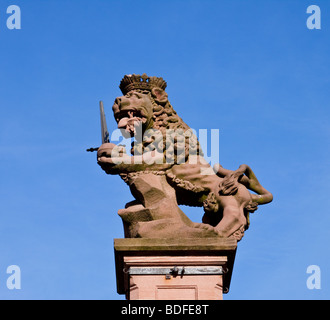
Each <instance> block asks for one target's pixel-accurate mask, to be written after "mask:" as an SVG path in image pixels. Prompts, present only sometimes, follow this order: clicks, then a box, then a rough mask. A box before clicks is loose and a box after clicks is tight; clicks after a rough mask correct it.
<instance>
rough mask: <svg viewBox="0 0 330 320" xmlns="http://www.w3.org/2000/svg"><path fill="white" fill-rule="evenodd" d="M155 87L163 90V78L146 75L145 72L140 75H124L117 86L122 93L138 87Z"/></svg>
mask: <svg viewBox="0 0 330 320" xmlns="http://www.w3.org/2000/svg"><path fill="white" fill-rule="evenodd" d="M156 87H157V88H161V89H163V90H165V89H166V87H167V83H166V81H165V80H164V79H163V78H157V77H148V76H147V75H146V74H145V73H144V74H143V75H142V76H140V75H138V74H129V75H126V76H124V78H123V79H122V80H121V82H120V85H119V88H120V90H121V92H122V93H123V94H124V95H125V94H127V93H128V92H130V91H132V90H136V89H140V90H149V91H151V90H152V89H153V88H156Z"/></svg>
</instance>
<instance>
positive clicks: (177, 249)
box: [114, 238, 237, 300]
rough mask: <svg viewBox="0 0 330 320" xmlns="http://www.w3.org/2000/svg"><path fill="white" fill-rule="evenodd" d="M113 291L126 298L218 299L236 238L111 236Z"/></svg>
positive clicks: (225, 289)
mask: <svg viewBox="0 0 330 320" xmlns="http://www.w3.org/2000/svg"><path fill="white" fill-rule="evenodd" d="M114 247H115V259H116V273H117V291H118V293H119V294H125V295H126V299H128V300H222V295H223V293H227V292H228V291H229V286H230V280H231V275H232V271H233V265H234V259H235V254H236V247H237V242H236V240H235V239H214V238H204V239H179V240H176V239H145V238H142V239H138V238H136V239H115V243H114Z"/></svg>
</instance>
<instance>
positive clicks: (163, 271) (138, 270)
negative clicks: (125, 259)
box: [128, 266, 225, 280]
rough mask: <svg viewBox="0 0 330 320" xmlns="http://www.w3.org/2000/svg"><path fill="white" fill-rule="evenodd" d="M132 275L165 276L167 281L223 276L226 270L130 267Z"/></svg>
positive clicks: (214, 268) (217, 268)
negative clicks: (184, 276) (177, 278)
mask: <svg viewBox="0 0 330 320" xmlns="http://www.w3.org/2000/svg"><path fill="white" fill-rule="evenodd" d="M128 272H129V274H130V275H165V278H166V279H167V280H169V279H171V277H174V278H175V277H177V276H180V277H181V278H182V277H183V275H186V276H192V275H222V274H224V273H225V272H224V270H223V267H222V266H219V267H205V266H203V267H176V266H175V267H173V268H169V267H152V268H146V267H143V268H142V267H130V268H129V270H128Z"/></svg>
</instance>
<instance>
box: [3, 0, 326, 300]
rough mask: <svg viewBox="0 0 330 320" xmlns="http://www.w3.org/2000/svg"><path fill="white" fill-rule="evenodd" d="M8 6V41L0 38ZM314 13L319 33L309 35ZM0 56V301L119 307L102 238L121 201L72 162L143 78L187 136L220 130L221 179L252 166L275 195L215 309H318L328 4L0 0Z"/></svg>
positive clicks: (254, 223)
mask: <svg viewBox="0 0 330 320" xmlns="http://www.w3.org/2000/svg"><path fill="white" fill-rule="evenodd" d="M11 4H16V5H19V6H20V8H21V10H22V29H21V30H8V29H7V28H6V19H7V17H8V15H7V14H6V9H7V7H8V6H9V5H11ZM311 4H317V5H319V6H320V8H321V14H322V25H321V27H322V29H321V30H309V29H307V27H306V19H307V17H308V15H307V14H306V9H307V7H308V6H309V5H311ZM0 52H1V59H0V70H1V71H0V108H1V117H0V159H1V166H0V180H1V184H0V203H1V205H0V216H1V219H0V299H123V297H122V296H119V295H117V293H116V284H115V273H114V254H113V238H121V237H123V230H122V224H121V219H120V218H119V217H118V216H117V211H118V210H119V209H121V208H123V206H124V205H125V203H126V202H128V201H130V200H131V199H132V197H131V195H130V192H129V190H128V188H127V186H126V185H125V184H124V183H123V182H122V181H121V179H120V178H119V177H113V176H107V175H106V174H105V173H104V172H103V171H102V170H101V169H100V168H99V167H98V166H97V164H96V159H95V154H88V153H86V152H85V149H86V148H88V147H93V146H98V145H99V142H100V129H99V113H98V101H99V100H100V99H102V100H103V101H104V104H105V108H106V114H107V119H108V126H109V129H111V128H112V129H113V128H114V127H115V122H114V120H113V119H112V114H111V106H112V103H113V101H114V99H115V98H116V97H117V96H119V95H120V91H119V88H118V85H119V82H120V80H121V78H122V77H123V76H124V75H125V74H129V73H143V72H146V73H147V74H148V75H155V76H162V77H163V78H164V79H165V80H166V81H167V82H168V89H167V92H168V94H169V99H170V101H171V103H172V104H173V106H174V108H175V109H176V110H177V112H178V113H179V115H180V116H181V117H182V118H183V119H184V120H185V122H186V123H188V124H189V125H190V126H191V127H192V128H194V129H199V128H202V129H205V128H207V129H217V128H218V129H220V162H221V164H222V165H223V166H224V167H226V168H228V169H235V168H237V167H238V166H239V165H240V164H242V163H247V164H249V165H250V166H251V167H252V168H253V169H254V171H255V173H256V174H257V176H258V178H259V179H260V181H261V182H262V184H263V185H264V186H265V187H266V188H267V189H269V190H270V191H271V192H273V194H274V201H273V203H271V204H269V205H267V206H263V207H260V208H259V210H258V211H257V212H256V213H255V214H253V215H252V216H251V226H250V229H249V230H248V231H247V232H246V235H245V237H244V238H243V240H242V241H241V242H240V243H239V247H238V251H237V256H236V261H235V266H234V272H233V277H232V283H231V291H230V293H229V294H228V295H226V296H225V299H329V298H330V288H329V286H330V280H329V277H330V275H329V265H330V250H329V247H328V246H329V245H328V244H329V235H328V234H329V230H328V228H329V225H330V213H329V205H330V200H329V199H330V187H329V181H330V179H329V178H330V174H329V172H330V170H329V165H330V161H329V159H330V157H329V156H330V151H329V144H330V129H329V123H330V105H329V91H330V90H329V87H330V83H329V74H330V61H329V57H330V3H329V1H325V0H323V1H322V0H318V1H305V0H287V1H284V0H276V1H275V0H267V1H264V0H263V1H261V0H259V1H256V0H250V1H243V0H242V1H238V0H225V1H224V0H221V1H220V0H213V1H212V0H199V1H195V0H180V1H179V0H167V1H151V0H141V1H128V0H123V1H109V0H103V1H102V0H96V1H91V0H90V1H86V0H79V1H78V0H75V1H73V0H71V1H64V0H56V1H55V0H47V1H42V0H39V1H37V0H29V1H22V0H13V1H7V0H2V1H1V2H0ZM184 210H185V212H186V213H187V214H189V216H190V217H191V218H192V219H193V220H194V221H196V222H199V221H200V220H201V216H202V210H201V209H198V210H197V209H194V210H193V209H189V208H184ZM9 265H18V266H20V268H21V272H22V289H21V290H13V291H10V290H8V289H7V287H6V279H7V277H8V275H7V274H6V269H7V267H8V266H9ZM309 265H318V266H319V267H320V268H321V289H320V290H309V289H307V286H306V280H307V277H308V276H309V275H308V274H306V269H307V267H308V266H309Z"/></svg>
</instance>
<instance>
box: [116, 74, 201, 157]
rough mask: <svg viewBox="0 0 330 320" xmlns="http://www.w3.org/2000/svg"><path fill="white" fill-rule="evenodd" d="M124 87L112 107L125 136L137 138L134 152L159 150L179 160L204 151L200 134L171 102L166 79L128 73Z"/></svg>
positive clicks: (133, 146) (122, 83)
mask: <svg viewBox="0 0 330 320" xmlns="http://www.w3.org/2000/svg"><path fill="white" fill-rule="evenodd" d="M120 88H121V90H122V92H123V94H124V95H123V96H121V97H118V98H116V100H115V102H114V105H113V107H112V109H113V113H114V117H115V119H116V122H117V124H118V128H119V129H120V130H121V132H122V134H123V136H124V137H125V138H129V137H135V138H136V140H135V142H134V143H133V144H132V150H131V153H132V154H134V155H140V154H142V153H143V152H146V151H152V150H155V149H156V150H157V151H159V152H163V153H164V156H165V158H166V161H173V160H174V159H175V162H177V160H178V159H179V160H180V161H181V162H182V161H183V162H184V161H186V160H187V158H188V157H189V155H191V154H201V151H200V147H199V143H198V141H197V138H196V136H195V135H194V133H193V132H192V130H191V129H190V128H189V126H188V125H187V124H185V123H184V122H183V121H182V119H181V118H180V117H179V116H178V115H177V113H176V111H175V110H174V109H173V107H172V105H171V104H170V102H169V101H168V95H167V93H166V92H165V88H166V82H165V81H164V80H163V79H162V78H157V77H148V76H147V75H145V74H144V75H142V76H139V75H128V76H125V77H124V78H123V80H122V82H121V84H120ZM138 131H140V132H142V136H141V137H138V136H137V132H138ZM179 150H180V151H182V150H183V151H184V152H181V153H180V152H179ZM179 153H180V155H179Z"/></svg>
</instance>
